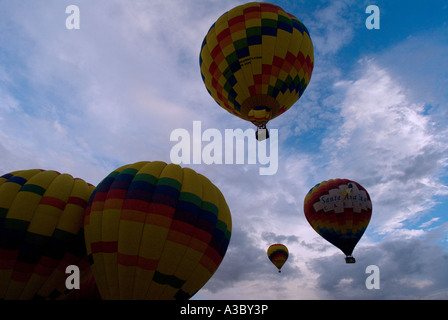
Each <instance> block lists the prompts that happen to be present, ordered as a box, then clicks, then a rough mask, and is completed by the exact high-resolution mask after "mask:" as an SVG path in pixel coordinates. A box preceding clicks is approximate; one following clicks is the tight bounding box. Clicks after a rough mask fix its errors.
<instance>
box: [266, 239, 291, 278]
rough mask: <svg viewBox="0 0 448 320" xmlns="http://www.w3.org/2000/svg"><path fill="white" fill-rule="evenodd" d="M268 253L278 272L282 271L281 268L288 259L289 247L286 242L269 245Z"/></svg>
mask: <svg viewBox="0 0 448 320" xmlns="http://www.w3.org/2000/svg"><path fill="white" fill-rule="evenodd" d="M267 253H268V258H269V260H271V262H272V263H273V264H274V265H275V266H276V267H277V268H278V272H281V268H282V267H283V265H284V264H285V262H286V260H288V256H289V251H288V248H287V247H286V246H285V245H284V244H280V243H276V244H272V245H270V246H269V248H268V252H267Z"/></svg>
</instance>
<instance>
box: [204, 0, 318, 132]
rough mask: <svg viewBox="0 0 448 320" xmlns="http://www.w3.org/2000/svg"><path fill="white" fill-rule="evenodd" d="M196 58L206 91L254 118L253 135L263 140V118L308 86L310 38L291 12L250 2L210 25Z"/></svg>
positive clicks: (244, 116)
mask: <svg viewBox="0 0 448 320" xmlns="http://www.w3.org/2000/svg"><path fill="white" fill-rule="evenodd" d="M199 64H200V68H201V75H202V79H203V81H204V84H205V87H206V88H207V91H208V92H209V93H210V95H211V96H212V97H213V98H214V99H215V100H216V102H217V103H218V104H219V105H220V106H221V107H222V108H224V109H225V110H227V111H228V112H230V113H232V114H234V115H236V116H238V117H240V118H242V119H244V120H247V121H250V122H252V123H253V124H255V125H256V126H257V127H258V130H257V132H256V133H257V139H258V140H263V138H264V137H266V138H267V137H268V132H267V130H266V131H264V129H266V124H267V123H268V121H270V120H272V119H274V118H275V117H277V116H279V115H281V114H282V113H284V112H285V111H286V110H288V109H289V108H290V107H291V106H292V105H293V104H294V103H295V102H296V101H297V100H298V99H299V98H300V97H301V96H302V94H303V92H304V91H305V89H306V87H307V86H308V84H309V82H310V79H311V74H312V72H313V67H314V53H313V43H312V41H311V38H310V35H309V32H308V30H307V28H306V27H305V26H304V25H303V23H301V22H300V21H299V20H298V19H297V18H296V17H294V16H293V15H292V14H290V13H287V12H285V11H284V10H283V9H282V8H280V7H278V6H276V5H273V4H269V3H265V2H263V3H261V2H251V3H247V4H244V5H240V6H237V7H235V8H233V9H231V10H230V11H228V12H226V13H224V14H223V15H222V16H221V17H220V18H219V19H218V20H217V21H216V22H215V23H214V24H213V25H212V27H211V28H210V30H209V31H208V33H207V35H206V36H205V38H204V41H203V43H202V48H201V53H200V58H199ZM259 133H261V134H259Z"/></svg>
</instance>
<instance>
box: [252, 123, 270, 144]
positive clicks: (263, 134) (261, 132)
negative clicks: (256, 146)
mask: <svg viewBox="0 0 448 320" xmlns="http://www.w3.org/2000/svg"><path fill="white" fill-rule="evenodd" d="M255 138H256V139H257V140H258V141H263V140H266V139H269V131H268V129H266V125H260V126H259V127H258V129H257V131H256V132H255Z"/></svg>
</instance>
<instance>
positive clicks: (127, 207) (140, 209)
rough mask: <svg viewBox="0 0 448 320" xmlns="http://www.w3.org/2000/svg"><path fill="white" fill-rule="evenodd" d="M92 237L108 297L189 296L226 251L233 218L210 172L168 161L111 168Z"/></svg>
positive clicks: (88, 227)
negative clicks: (206, 175)
mask: <svg viewBox="0 0 448 320" xmlns="http://www.w3.org/2000/svg"><path fill="white" fill-rule="evenodd" d="M84 225H85V239H86V244H87V252H88V254H89V259H90V263H91V268H92V272H93V275H94V277H95V280H96V283H97V285H98V289H99V291H100V294H101V297H102V298H103V299H123V300H124V299H126V300H128V299H129V300H130V299H138V300H144V299H147V300H153V299H162V300H171V299H177V300H186V299H189V298H190V297H191V296H193V295H194V294H195V293H196V292H197V291H198V290H199V289H200V288H201V287H202V286H203V285H204V284H205V283H206V282H207V281H208V280H209V279H210V277H211V276H212V275H213V273H214V272H215V271H216V270H217V268H218V266H219V265H220V263H221V261H222V259H223V258H224V255H225V253H226V250H227V247H228V244H229V241H230V235H231V229H232V221H231V214H230V211H229V208H228V206H227V203H226V200H225V199H224V196H223V195H222V193H221V192H220V190H219V189H218V188H217V187H216V186H215V185H214V184H213V183H212V182H210V180H208V179H207V178H206V177H205V176H203V175H200V174H198V173H196V172H195V171H193V170H191V169H189V168H181V167H180V166H179V165H176V164H166V163H165V162H159V161H154V162H147V161H143V162H137V163H134V164H129V165H125V166H123V167H120V168H118V169H116V170H114V171H113V172H112V173H110V174H109V175H108V176H107V177H106V178H105V179H104V180H103V181H102V182H101V183H100V184H99V185H98V186H97V187H96V189H95V191H94V192H93V194H92V197H91V199H90V201H89V204H88V208H87V210H86V215H85V221H84Z"/></svg>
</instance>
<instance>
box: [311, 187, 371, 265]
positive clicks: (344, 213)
mask: <svg viewBox="0 0 448 320" xmlns="http://www.w3.org/2000/svg"><path fill="white" fill-rule="evenodd" d="M304 212H305V217H306V219H307V220H308V222H309V224H310V225H311V226H312V227H313V229H314V230H315V231H316V232H317V233H318V234H320V235H321V236H322V237H323V238H324V239H326V240H327V241H328V242H330V243H331V244H333V245H335V246H336V247H338V248H339V249H340V250H341V251H342V252H343V253H344V254H345V255H346V256H347V257H348V258H349V259H348V260H347V262H354V259H353V258H350V257H351V255H352V252H353V249H354V248H355V246H356V244H357V243H358V241H359V240H360V239H361V237H362V235H363V234H364V231H365V230H366V228H367V225H368V224H369V222H370V218H371V216H372V202H371V200H370V196H369V194H368V192H367V190H366V189H364V188H363V187H362V186H361V185H360V184H359V183H357V182H355V181H352V180H348V179H331V180H328V181H323V182H321V183H319V184H317V185H316V186H314V187H313V188H311V190H310V191H309V192H308V194H307V195H306V197H305V201H304Z"/></svg>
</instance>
